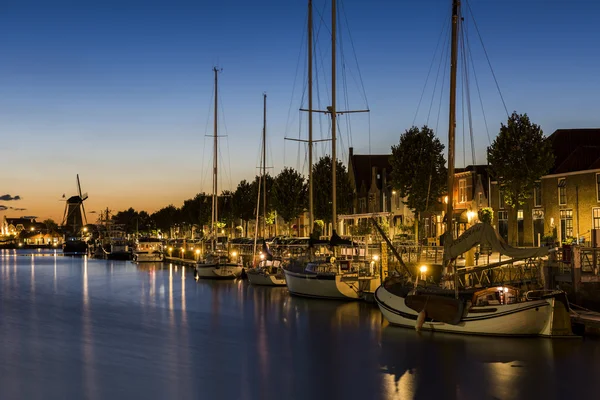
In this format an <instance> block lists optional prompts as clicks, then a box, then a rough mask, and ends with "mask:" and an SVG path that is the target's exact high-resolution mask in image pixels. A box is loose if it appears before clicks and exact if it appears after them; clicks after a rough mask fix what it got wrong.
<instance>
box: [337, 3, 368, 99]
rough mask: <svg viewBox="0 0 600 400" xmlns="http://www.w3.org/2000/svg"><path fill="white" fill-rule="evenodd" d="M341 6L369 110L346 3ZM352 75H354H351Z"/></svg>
mask: <svg viewBox="0 0 600 400" xmlns="http://www.w3.org/2000/svg"><path fill="white" fill-rule="evenodd" d="M340 5H341V7H340V8H341V9H342V14H343V15H344V19H345V20H346V30H347V31H348V37H349V38H350V45H351V46H352V54H354V62H355V63H356V70H357V71H358V78H359V80H360V85H361V88H362V91H363V92H362V95H363V98H364V100H365V105H366V106H367V109H368V108H369V100H368V99H367V91H366V90H365V84H364V81H363V78H362V73H361V72H360V66H359V64H358V57H357V55H356V47H355V46H354V39H353V38H352V33H351V32H350V24H349V23H348V14H347V13H346V6H345V4H344V1H343V0H342V1H340ZM351 74H352V73H351Z"/></svg>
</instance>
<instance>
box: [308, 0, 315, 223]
mask: <svg viewBox="0 0 600 400" xmlns="http://www.w3.org/2000/svg"><path fill="white" fill-rule="evenodd" d="M312 19H313V15H312V0H308V47H307V49H308V221H309V224H310V228H309V233H310V235H312V233H313V225H314V224H315V221H314V219H315V217H314V214H313V207H314V205H313V179H312V165H313V137H312V136H313V130H312V128H313V118H312V117H313V115H312V109H313V104H312V102H313V84H312V78H313V76H312V75H313V70H312V68H313V59H312V58H313V52H312V51H313V48H312V45H313V37H312V36H313V21H312Z"/></svg>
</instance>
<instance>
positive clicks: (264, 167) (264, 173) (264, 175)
mask: <svg viewBox="0 0 600 400" xmlns="http://www.w3.org/2000/svg"><path fill="white" fill-rule="evenodd" d="M262 153H263V159H262V180H263V239H264V238H265V237H266V232H267V94H266V93H263V147H262ZM259 193H260V185H259Z"/></svg>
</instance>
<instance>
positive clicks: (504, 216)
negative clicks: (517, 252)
mask: <svg viewBox="0 0 600 400" xmlns="http://www.w3.org/2000/svg"><path fill="white" fill-rule="evenodd" d="M498 233H499V234H500V236H501V237H502V238H503V239H504V240H507V239H508V211H498Z"/></svg>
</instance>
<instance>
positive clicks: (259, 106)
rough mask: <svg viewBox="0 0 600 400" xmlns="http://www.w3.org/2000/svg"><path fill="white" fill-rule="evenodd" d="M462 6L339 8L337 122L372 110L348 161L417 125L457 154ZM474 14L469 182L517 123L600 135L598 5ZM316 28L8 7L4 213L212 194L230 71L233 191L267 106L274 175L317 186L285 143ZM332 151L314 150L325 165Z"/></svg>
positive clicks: (2, 75)
mask: <svg viewBox="0 0 600 400" xmlns="http://www.w3.org/2000/svg"><path fill="white" fill-rule="evenodd" d="M313 3H314V9H315V11H314V14H315V16H314V20H315V23H314V25H315V37H316V39H315V43H316V44H315V52H314V53H315V89H314V90H315V95H314V98H315V100H314V107H315V108H319V109H324V108H325V107H326V106H327V105H329V104H330V98H331V94H330V91H331V88H330V80H331V73H330V72H331V56H330V54H331V46H330V40H331V37H330V29H331V24H330V22H331V16H330V15H331V14H330V13H331V11H330V1H329V0H313ZM450 3H451V1H450V0H422V1H404V0H370V1H364V0H338V15H339V19H338V20H339V23H338V32H339V33H338V46H337V47H338V52H337V53H336V54H337V58H338V73H337V75H338V79H337V98H338V100H337V103H338V106H337V108H338V110H346V109H351V110H362V109H367V108H368V109H369V110H370V112H369V113H357V114H346V115H344V116H341V117H339V119H338V120H339V121H338V125H339V127H340V128H339V134H338V135H339V136H338V147H337V151H338V156H339V157H340V159H341V160H342V161H343V162H344V163H347V157H348V147H349V146H350V145H352V146H353V147H354V152H355V154H383V153H386V154H389V153H390V147H391V146H392V145H394V144H397V143H398V140H399V135H400V134H401V133H402V132H404V131H405V130H406V129H408V128H410V127H411V126H412V125H413V124H415V125H418V126H422V125H424V124H428V125H429V126H430V127H433V128H434V129H435V131H436V134H437V135H438V137H439V138H440V140H441V141H442V143H447V130H448V127H447V119H448V115H447V114H448V107H447V104H448V72H447V71H448V69H449V67H448V61H447V58H448V52H447V48H448V47H449V38H448V35H447V28H448V21H449V19H450ZM463 15H464V16H465V23H464V24H465V25H464V27H465V29H464V32H465V37H466V38H465V39H464V40H463V42H464V43H465V46H464V47H465V48H466V49H467V50H468V52H467V53H468V54H469V56H468V58H467V65H469V71H468V79H466V80H465V79H460V82H459V88H458V90H457V104H458V106H457V107H458V108H457V119H458V122H457V154H456V163H457V164H456V165H457V167H460V166H464V165H465V164H471V163H472V161H473V160H472V155H471V154H472V151H471V147H474V149H475V155H476V157H475V162H476V163H485V149H486V147H487V146H489V145H490V143H491V141H493V139H494V137H495V136H496V135H497V133H498V131H499V127H500V123H501V122H505V121H506V119H507V111H508V113H511V112H512V111H513V110H516V111H517V112H519V113H527V114H528V115H529V116H530V118H531V119H532V121H533V122H535V123H537V124H539V125H541V127H542V129H543V130H544V132H545V133H546V134H547V135H549V134H551V133H552V132H553V131H554V130H556V129H558V128H585V127H600V113H598V100H597V99H598V93H600V75H599V74H598V72H599V71H600V67H599V66H600V51H598V43H600V30H598V29H597V27H598V26H600V2H598V1H596V0H570V1H568V2H564V1H558V0H504V1H492V0H470V1H468V2H465V1H464V0H463ZM306 18H307V1H306V0H285V1H281V0H256V1H252V2H250V1H245V0H221V1H210V2H209V1H202V0H196V1H182V0H156V1H152V0H145V1H137V0H121V1H112V0H105V1H93V0H87V1H62V0H53V1H47V0H41V1H32V0H5V1H3V2H2V6H1V7H0V38H1V39H0V135H1V137H2V141H1V144H0V160H1V165H2V168H0V215H4V216H7V217H17V216H24V215H30V216H36V217H38V219H40V220H43V219H45V218H53V219H54V220H55V221H57V222H59V223H60V222H61V221H62V218H63V212H64V207H65V203H64V201H62V200H64V199H63V194H64V195H66V197H67V198H68V197H69V196H71V195H75V194H77V186H76V175H77V174H79V177H80V180H81V188H82V191H83V192H87V193H88V194H89V198H88V199H87V200H86V202H85V209H86V212H87V213H88V220H89V222H94V220H95V219H96V218H97V214H94V212H96V213H98V212H99V211H100V210H103V209H106V208H108V209H110V210H112V211H114V212H117V211H119V210H124V209H127V208H129V207H133V208H135V209H136V210H145V211H148V212H150V213H152V212H154V211H156V210H158V209H160V208H162V207H165V206H167V205H169V204H173V205H175V206H177V207H179V206H181V205H182V203H183V201H184V200H185V199H188V198H192V197H193V196H194V195H195V194H196V193H199V192H202V191H206V192H210V191H211V179H212V178H211V175H210V174H211V169H210V166H211V165H212V158H211V157H212V138H211V137H209V136H210V135H212V134H213V119H212V115H213V111H214V108H213V100H214V98H213V90H214V73H213V67H215V66H218V67H219V68H220V69H221V68H222V71H221V72H220V73H219V75H218V78H219V97H218V98H219V104H218V114H219V117H218V122H219V135H220V136H221V137H220V139H219V169H220V174H219V190H221V189H224V190H235V187H236V186H237V183H238V182H239V181H240V180H242V179H247V180H251V179H253V176H254V175H255V174H256V173H257V172H258V170H257V169H256V168H257V166H258V165H259V160H260V143H261V134H262V124H263V102H262V96H263V93H266V94H267V147H268V150H267V164H268V166H269V167H270V169H269V173H271V174H277V173H278V172H279V171H281V169H282V168H283V167H286V166H287V167H293V168H296V169H299V170H301V171H302V172H303V173H306V172H307V160H306V145H304V144H301V143H299V142H294V141H289V140H285V139H284V138H286V137H287V138H302V139H306V138H307V128H306V126H307V123H306V113H302V112H300V111H299V109H300V108H302V107H306V106H307V102H306V47H307V46H306V30H307V29H306V25H307V22H306ZM473 21H474V22H473ZM475 23H476V26H475ZM482 43H483V46H482ZM486 54H487V57H486ZM461 65H464V63H462V64H461ZM461 65H459V76H464V75H465V69H463V67H461ZM490 66H491V67H490ZM461 71H462V72H461ZM436 81H437V84H436ZM496 82H497V83H496ZM467 83H468V87H469V89H470V90H469V91H468V92H469V94H470V95H469V96H467V95H466V93H467V91H466V86H467ZM498 87H499V89H500V90H498ZM468 97H470V105H471V120H472V124H471V125H469V124H468V123H466V122H463V121H468V107H467V106H466V104H468V102H467V101H466V99H467V98H468ZM504 104H505V105H506V108H505V107H504ZM482 105H483V107H482ZM463 110H464V111H463ZM417 111H418V112H417ZM463 115H464V116H463ZM329 122H330V119H328V118H327V116H315V123H314V135H315V139H325V138H328V137H330V131H329ZM469 126H472V131H473V137H474V140H473V144H472V145H471V140H470V139H469V137H470V134H469V132H470V128H469ZM463 138H464V140H463ZM330 146H331V145H330V143H329V142H320V143H318V144H316V145H315V150H316V154H315V156H316V157H315V158H318V157H321V156H323V155H325V154H329V153H330V150H331V149H330Z"/></svg>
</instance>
